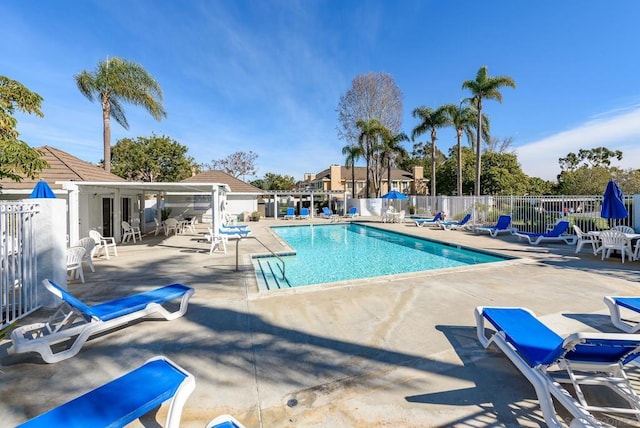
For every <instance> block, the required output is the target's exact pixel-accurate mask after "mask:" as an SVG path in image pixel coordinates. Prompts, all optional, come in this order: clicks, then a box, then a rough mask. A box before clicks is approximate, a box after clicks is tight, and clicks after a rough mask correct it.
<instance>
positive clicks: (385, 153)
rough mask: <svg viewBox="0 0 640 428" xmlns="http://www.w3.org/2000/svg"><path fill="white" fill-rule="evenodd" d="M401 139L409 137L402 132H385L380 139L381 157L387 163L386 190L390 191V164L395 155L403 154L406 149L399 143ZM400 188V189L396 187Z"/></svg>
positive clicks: (405, 152) (405, 139) (407, 139)
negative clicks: (395, 133)
mask: <svg viewBox="0 0 640 428" xmlns="http://www.w3.org/2000/svg"><path fill="white" fill-rule="evenodd" d="M402 141H409V137H407V134H405V133H404V132H401V133H399V134H397V135H392V134H391V133H387V134H386V135H384V137H383V140H382V157H383V159H384V160H385V162H386V164H387V190H388V191H391V164H392V160H393V158H394V155H396V156H405V155H406V154H407V151H406V150H405V148H404V147H402V145H401V144H400V143H401V142H402ZM398 190H400V189H398Z"/></svg>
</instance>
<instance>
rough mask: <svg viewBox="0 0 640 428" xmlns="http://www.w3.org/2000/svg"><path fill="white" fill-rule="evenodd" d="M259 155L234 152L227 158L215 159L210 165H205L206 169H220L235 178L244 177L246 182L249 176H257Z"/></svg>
mask: <svg viewBox="0 0 640 428" xmlns="http://www.w3.org/2000/svg"><path fill="white" fill-rule="evenodd" d="M257 159H258V154H257V153H254V152H252V151H251V150H249V151H248V152H234V153H231V154H230V155H229V156H227V157H226V158H222V159H214V160H212V161H211V163H210V164H206V165H204V167H205V169H219V170H222V171H224V172H226V173H227V174H231V175H233V176H234V177H235V178H240V177H242V181H246V178H247V175H256V173H257V169H256V160H257Z"/></svg>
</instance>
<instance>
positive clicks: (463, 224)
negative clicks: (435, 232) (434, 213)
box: [438, 213, 471, 230]
mask: <svg viewBox="0 0 640 428" xmlns="http://www.w3.org/2000/svg"><path fill="white" fill-rule="evenodd" d="M469 220H471V214H469V213H467V215H465V216H464V217H463V218H462V220H460V221H439V222H438V225H439V226H440V227H441V228H442V229H443V230H455V229H466V228H468V227H469V226H468V223H469Z"/></svg>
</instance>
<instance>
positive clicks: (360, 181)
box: [301, 165, 428, 198]
mask: <svg viewBox="0 0 640 428" xmlns="http://www.w3.org/2000/svg"><path fill="white" fill-rule="evenodd" d="M354 172H355V187H356V188H355V192H354V191H353V189H352V181H351V167H348V166H340V165H331V166H330V167H329V168H327V169H325V170H323V171H321V172H319V173H317V174H305V176H304V180H303V181H302V183H301V188H303V189H305V190H312V191H347V192H349V194H350V195H352V197H356V198H366V195H365V192H366V180H367V171H366V167H363V166H356V167H355V168H354ZM370 186H371V188H372V189H373V180H372V179H371V178H370ZM389 190H398V191H400V192H402V193H406V194H411V195H426V194H428V191H427V186H426V182H425V179H424V169H423V168H422V167H421V166H414V167H413V169H412V171H411V172H408V171H404V170H401V169H397V168H391V185H390V186H389V183H387V170H386V169H385V170H384V171H383V173H382V180H381V191H380V194H381V195H383V194H385V193H387V192H388V191H389Z"/></svg>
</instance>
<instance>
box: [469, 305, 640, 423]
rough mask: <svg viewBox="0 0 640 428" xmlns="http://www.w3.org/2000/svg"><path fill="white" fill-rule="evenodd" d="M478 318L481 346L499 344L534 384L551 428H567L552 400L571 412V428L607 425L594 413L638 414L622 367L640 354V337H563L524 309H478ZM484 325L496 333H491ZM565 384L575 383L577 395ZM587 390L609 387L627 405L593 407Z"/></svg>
mask: <svg viewBox="0 0 640 428" xmlns="http://www.w3.org/2000/svg"><path fill="white" fill-rule="evenodd" d="M475 317H476V330H477V336H478V340H479V341H480V343H481V344H482V346H483V347H485V348H487V347H489V345H491V344H492V343H493V344H495V345H496V346H497V347H498V348H500V350H501V351H502V352H504V354H505V355H506V356H507V357H508V358H509V359H510V360H511V362H513V364H514V365H515V366H516V367H517V368H518V369H519V370H520V371H521V372H522V374H523V375H524V376H525V377H526V378H527V379H528V380H529V382H531V383H532V384H533V387H534V388H535V391H536V395H537V396H538V401H539V402H540V407H541V408H542V414H543V416H544V420H545V423H546V424H547V425H548V426H550V427H562V426H565V425H563V424H562V423H561V422H560V421H559V420H558V417H557V414H556V410H555V408H554V402H553V400H552V397H553V398H555V399H556V400H557V401H558V402H559V403H560V404H561V405H562V406H563V407H565V408H566V409H567V411H568V412H569V413H571V415H572V417H573V418H574V419H573V421H571V423H570V426H571V427H594V426H603V423H602V421H599V420H598V419H596V417H595V416H594V415H593V413H592V412H606V413H620V414H630V415H636V417H638V415H640V397H638V395H637V394H636V393H635V391H634V389H633V387H632V385H631V384H630V382H629V379H628V378H627V376H626V374H625V372H624V365H625V364H626V363H628V362H630V361H632V360H634V359H635V358H636V357H638V355H639V353H640V337H639V336H637V335H632V334H622V333H621V334H611V333H574V334H572V335H570V336H568V337H566V338H562V337H561V336H559V335H558V334H556V333H555V332H554V331H552V330H551V329H550V328H549V327H547V326H546V325H545V324H543V323H542V322H541V321H540V320H539V319H538V318H537V317H536V316H535V314H534V313H533V312H531V311H530V310H528V309H524V308H505V307H482V306H480V307H477V308H476V310H475ZM485 321H487V322H488V323H489V324H491V326H492V327H493V328H495V330H496V331H495V332H493V331H491V330H489V331H488V330H487V329H486V327H485ZM562 383H570V384H572V387H573V388H572V390H573V391H574V392H575V394H574V395H571V394H570V392H569V390H567V389H565V388H564V387H563V386H562V385H561V384H562ZM583 385H598V386H604V387H608V388H610V389H611V390H612V391H613V392H615V393H616V394H617V395H618V396H620V397H621V398H623V399H624V400H625V401H626V403H627V405H628V406H627V407H618V406H615V405H612V406H601V405H592V404H590V403H588V402H587V400H586V398H585V396H584V394H583V391H582V386H583ZM567 425H569V424H567Z"/></svg>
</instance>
